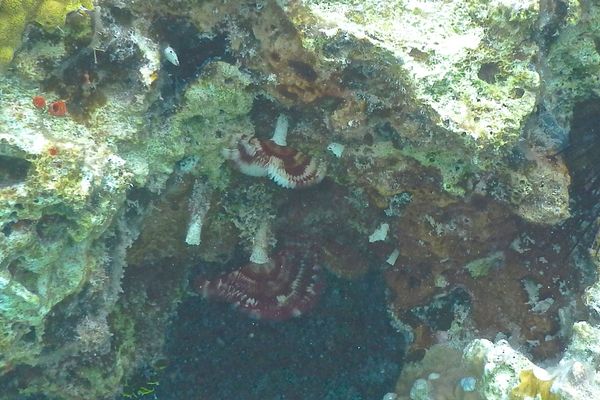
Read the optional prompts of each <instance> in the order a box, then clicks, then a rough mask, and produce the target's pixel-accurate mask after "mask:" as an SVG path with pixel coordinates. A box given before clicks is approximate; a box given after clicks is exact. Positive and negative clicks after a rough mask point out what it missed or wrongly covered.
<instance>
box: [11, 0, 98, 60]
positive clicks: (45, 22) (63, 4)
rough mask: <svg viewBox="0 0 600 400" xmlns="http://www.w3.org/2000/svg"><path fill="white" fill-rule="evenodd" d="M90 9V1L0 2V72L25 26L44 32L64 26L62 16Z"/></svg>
mask: <svg viewBox="0 0 600 400" xmlns="http://www.w3.org/2000/svg"><path fill="white" fill-rule="evenodd" d="M81 6H83V7H85V8H87V9H91V8H92V7H93V5H92V0H2V1H0V38H2V39H0V68H1V67H3V66H5V65H7V64H8V63H9V62H10V61H11V60H12V57H13V54H14V51H15V50H16V49H17V48H18V47H19V46H20V45H21V36H22V34H23V30H24V29H25V26H26V25H27V23H29V22H36V23H38V24H40V25H41V26H42V27H43V28H44V29H54V28H56V27H61V26H63V25H64V24H65V16H66V15H67V14H68V13H70V12H71V11H75V10H77V9H78V8H79V7H81Z"/></svg>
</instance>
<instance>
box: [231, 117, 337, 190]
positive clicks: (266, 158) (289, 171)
mask: <svg viewBox="0 0 600 400" xmlns="http://www.w3.org/2000/svg"><path fill="white" fill-rule="evenodd" d="M287 127H288V122H287V118H286V117H285V116H284V115H281V116H279V118H278V119H277V125H276V127H275V132H274V134H273V137H272V138H271V139H268V140H264V139H259V138H257V137H256V136H249V135H244V136H242V137H241V138H240V139H239V141H238V142H237V148H236V149H225V150H223V156H224V157H225V158H226V159H228V160H231V161H233V163H234V164H235V165H236V167H237V168H238V169H239V170H240V172H242V173H243V174H246V175H250V176H268V177H269V178H271V179H272V180H273V181H274V182H275V183H277V184H278V185H280V186H282V187H284V188H288V189H295V188H301V187H308V186H312V185H315V184H317V183H319V182H321V181H322V180H323V178H324V177H325V172H326V167H325V164H324V163H322V162H320V161H318V160H315V159H314V158H312V157H309V156H307V155H306V154H304V153H302V152H300V151H298V150H296V149H294V148H292V147H289V146H288V145H287V140H286V138H287Z"/></svg>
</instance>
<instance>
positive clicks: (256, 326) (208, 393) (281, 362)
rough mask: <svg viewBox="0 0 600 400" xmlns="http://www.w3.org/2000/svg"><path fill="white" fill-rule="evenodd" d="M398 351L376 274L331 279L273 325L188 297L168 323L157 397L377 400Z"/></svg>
mask: <svg viewBox="0 0 600 400" xmlns="http://www.w3.org/2000/svg"><path fill="white" fill-rule="evenodd" d="M403 352H404V344H403V340H402V338H401V336H400V335H399V334H398V333H396V332H395V331H394V330H393V329H392V328H391V327H390V325H389V322H388V316H387V315H386V311H385V299H384V285H383V282H382V281H381V278H380V277H379V276H377V277H376V276H368V277H366V278H364V279H362V280H360V281H354V282H348V281H342V280H339V279H336V278H333V277H329V279H328V287H327V288H326V290H325V293H324V294H323V298H322V299H321V302H320V304H319V306H318V307H317V308H316V309H315V310H313V311H312V312H311V313H310V314H308V315H306V316H303V317H301V318H299V319H294V320H290V321H284V322H278V323H274V322H268V321H256V320H252V319H249V318H248V317H246V316H245V315H243V314H241V313H239V312H237V311H235V310H232V309H231V308H230V307H229V306H227V305H224V304H220V303H214V302H207V301H204V300H202V299H200V298H191V299H189V300H187V301H186V302H184V303H183V304H182V305H181V307H180V309H179V314H178V316H177V317H176V319H175V321H174V323H173V325H172V332H171V333H170V334H169V340H168V343H167V356H168V357H169V366H168V367H167V369H166V370H165V371H164V374H163V375H162V377H161V379H160V386H159V388H158V390H157V393H156V394H157V397H158V398H159V399H161V400H179V399H211V400H226V399H244V400H253V399H256V400H259V399H260V400H284V399H285V400H296V399H298V400H313V399H314V400H333V399H343V400H367V399H369V400H372V399H381V398H382V397H383V395H384V394H385V393H386V392H389V391H392V389H393V387H394V385H395V382H396V379H397V378H398V375H399V372H400V367H401V361H402V357H403Z"/></svg>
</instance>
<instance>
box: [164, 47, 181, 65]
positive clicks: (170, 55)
mask: <svg viewBox="0 0 600 400" xmlns="http://www.w3.org/2000/svg"><path fill="white" fill-rule="evenodd" d="M163 54H164V55H165V58H166V59H167V61H168V62H170V63H171V64H173V65H175V66H177V67H179V58H177V53H175V50H174V49H173V48H172V47H171V46H167V47H165V49H164V50H163Z"/></svg>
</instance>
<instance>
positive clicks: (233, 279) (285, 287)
mask: <svg viewBox="0 0 600 400" xmlns="http://www.w3.org/2000/svg"><path fill="white" fill-rule="evenodd" d="M316 258H317V257H316V255H315V254H314V252H309V251H303V250H302V249H299V248H297V247H286V248H284V249H282V250H280V251H279V252H278V253H277V254H275V255H274V256H273V257H271V259H270V260H269V261H268V262H266V263H265V264H255V263H252V262H250V263H248V264H246V265H244V266H243V267H242V268H240V269H238V270H236V271H233V272H230V273H228V274H224V275H221V276H219V277H217V278H216V279H214V280H205V279H198V280H196V285H195V286H196V290H197V291H198V292H199V293H200V294H201V295H202V296H203V297H205V298H209V299H210V298H214V299H218V300H222V301H225V302H228V303H231V304H233V306H234V307H235V308H237V309H239V310H240V311H242V312H244V313H246V314H248V315H250V316H251V317H253V318H258V319H265V320H271V321H283V320H286V319H290V318H293V317H299V316H301V315H303V314H305V313H306V312H308V311H310V310H311V309H312V308H313V307H314V306H315V305H316V304H317V302H318V300H319V297H320V295H321V292H322V290H323V286H324V282H323V279H322V275H321V269H320V267H319V266H318V264H317V260H316Z"/></svg>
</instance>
